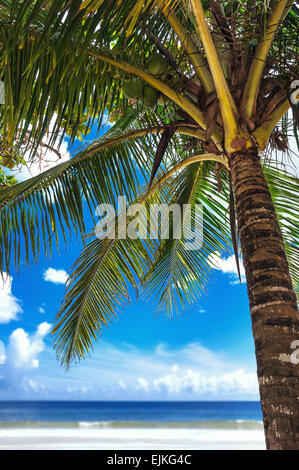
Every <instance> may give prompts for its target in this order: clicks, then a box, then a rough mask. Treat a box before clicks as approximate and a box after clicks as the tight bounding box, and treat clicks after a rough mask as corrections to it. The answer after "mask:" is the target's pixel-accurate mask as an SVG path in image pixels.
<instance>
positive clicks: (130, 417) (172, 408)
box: [0, 401, 264, 449]
mask: <svg viewBox="0 0 299 470" xmlns="http://www.w3.org/2000/svg"><path fill="white" fill-rule="evenodd" d="M261 420H262V414H261V408H260V404H259V402H241V401H238V402H174V401H172V402H140V401H138V402H119V401H118V402H95V401H89V402H87V401H51V402H50V401H32V402H20V401H14V402H12V401H10V402H8V401H5V402H4V401H3V402H0V449H5V448H20V449H23V448H25V449H28V448H33V449H34V448H36V449H42V448H46V449H49V448H59V449H62V448H65V449H74V448H79V449H83V448H84V449H85V448H86V449H93V448H95V449H101V448H102V449H126V448H129V449H151V448H153V449H163V448H164V449H165V448H166V449H168V448H172V449H177V448H178V449H180V448H181V449H183V448H189V449H193V448H203V449H210V448H215V449H217V448H236V449H242V448H246V449H247V448H263V445H264V444H263V427H262V421H261ZM217 446H218V447H217Z"/></svg>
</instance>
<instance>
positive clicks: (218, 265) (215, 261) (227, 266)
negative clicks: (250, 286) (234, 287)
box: [208, 251, 246, 284]
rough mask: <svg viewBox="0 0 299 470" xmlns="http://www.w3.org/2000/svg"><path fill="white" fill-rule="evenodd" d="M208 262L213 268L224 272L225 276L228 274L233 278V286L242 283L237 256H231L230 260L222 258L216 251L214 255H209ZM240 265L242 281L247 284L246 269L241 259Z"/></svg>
mask: <svg viewBox="0 0 299 470" xmlns="http://www.w3.org/2000/svg"><path fill="white" fill-rule="evenodd" d="M208 262H209V264H210V266H211V268H213V269H218V270H220V271H222V272H223V273H224V274H228V275H229V277H230V278H231V284H238V283H240V281H239V276H238V270H237V264H236V259H235V255H231V256H229V257H228V258H222V257H221V256H220V253H219V252H218V251H215V252H214V253H211V254H210V255H209V259H208ZM239 263H240V274H241V281H242V282H246V277H245V269H244V265H243V263H242V260H241V259H239Z"/></svg>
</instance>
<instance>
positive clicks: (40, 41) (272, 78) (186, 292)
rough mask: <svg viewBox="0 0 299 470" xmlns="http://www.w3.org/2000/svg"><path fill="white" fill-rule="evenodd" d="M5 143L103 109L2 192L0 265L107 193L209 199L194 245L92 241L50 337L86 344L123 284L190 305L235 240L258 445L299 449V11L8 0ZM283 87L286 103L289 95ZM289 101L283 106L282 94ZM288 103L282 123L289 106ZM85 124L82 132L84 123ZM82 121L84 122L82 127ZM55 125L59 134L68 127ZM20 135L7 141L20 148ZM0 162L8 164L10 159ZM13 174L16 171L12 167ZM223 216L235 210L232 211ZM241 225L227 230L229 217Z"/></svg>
mask: <svg viewBox="0 0 299 470" xmlns="http://www.w3.org/2000/svg"><path fill="white" fill-rule="evenodd" d="M1 6H2V8H1V10H0V44H1V71H2V77H1V78H2V80H3V81H4V84H5V93H6V102H5V105H4V106H1V129H2V130H1V148H2V154H3V152H4V151H5V152H6V153H5V157H6V158H11V161H12V162H13V161H14V159H15V158H16V157H15V155H16V153H17V152H18V145H20V143H22V144H23V145H24V136H27V140H26V142H27V144H28V148H29V144H30V149H31V153H30V154H31V156H32V158H33V156H34V152H35V151H36V149H37V148H38V145H39V143H40V142H41V141H42V138H43V136H44V135H45V133H46V132H47V131H48V130H49V125H50V122H51V121H52V122H53V118H54V120H55V123H54V128H53V134H52V137H51V142H50V143H51V144H54V143H55V141H57V140H59V139H60V141H62V139H63V135H64V133H65V132H67V131H68V132H69V133H70V135H71V140H73V139H74V138H75V136H76V135H77V134H78V132H79V133H80V131H82V130H84V124H85V125H86V127H90V125H91V124H92V123H93V122H94V120H95V119H96V120H97V122H98V124H99V126H100V125H101V123H102V121H103V118H104V116H105V113H108V116H110V118H111V119H114V121H115V124H114V125H113V126H112V127H111V129H109V131H108V132H107V133H106V134H104V135H103V136H102V137H100V138H99V139H97V140H96V141H94V142H93V143H92V144H90V145H87V146H83V147H82V149H81V150H80V151H79V152H78V153H77V154H76V155H75V156H74V157H73V158H72V159H70V160H69V161H67V162H64V163H60V164H59V165H57V166H56V167H54V168H51V169H49V170H47V171H45V172H44V173H42V174H40V175H39V176H36V177H34V178H31V179H29V180H27V181H25V182H22V183H19V184H16V185H13V186H10V187H3V186H2V190H1V192H0V207H1V231H0V237H1V238H0V245H1V252H0V255H1V256H0V264H1V270H2V271H4V270H6V271H8V269H9V265H10V260H11V258H12V257H13V258H14V260H15V264H16V266H17V267H18V266H19V262H20V256H21V253H23V251H22V250H23V249H25V257H26V262H29V261H30V259H31V258H30V256H31V255H30V253H32V254H33V257H34V259H37V257H38V253H39V250H40V244H41V240H42V241H43V245H44V248H45V251H46V252H47V251H48V252H51V243H52V238H53V236H54V238H56V240H57V243H58V239H59V238H60V237H61V236H62V237H63V238H64V239H65V240H66V230H67V229H72V228H74V229H75V230H76V231H77V232H78V233H80V234H81V235H82V237H84V236H85V232H86V230H85V226H84V221H83V212H84V207H85V206H87V207H88V208H89V210H90V212H91V213H92V214H93V213H94V208H95V207H96V206H97V205H98V204H99V203H111V204H113V205H116V199H117V196H118V195H125V196H126V197H127V199H128V201H129V202H130V203H132V202H134V201H135V202H139V203H140V204H143V205H144V206H145V207H146V208H148V207H149V204H150V203H152V202H155V203H157V202H166V203H169V204H172V203H177V204H179V205H180V206H181V207H183V205H184V204H187V203H190V204H192V205H194V204H196V203H199V202H200V203H202V204H203V206H204V226H203V246H202V248H201V249H200V250H193V251H188V250H186V249H185V248H184V239H183V238H182V239H175V238H171V239H169V240H163V239H162V240H151V239H140V238H137V239H136V240H132V239H120V238H118V239H114V240H111V239H108V238H106V239H103V240H100V239H98V238H97V237H95V236H91V239H88V241H87V243H86V244H85V246H84V248H83V251H82V253H81V255H80V257H79V259H78V260H77V261H76V263H75V265H74V267H73V270H72V272H71V275H70V278H69V281H68V284H67V291H66V294H65V298H64V301H63V304H62V307H61V309H60V311H59V313H58V315H57V321H56V326H55V328H54V332H55V333H56V339H55V346H56V350H57V354H58V356H59V357H60V358H61V360H62V362H63V363H65V364H66V365H67V366H68V365H69V363H70V362H71V361H72V360H75V361H76V360H79V359H80V358H82V357H84V355H85V354H86V353H87V352H89V350H90V348H91V345H92V340H94V339H96V336H97V334H98V333H101V330H102V328H103V326H104V325H107V324H108V322H110V321H111V319H112V318H113V317H114V316H115V314H116V312H117V311H118V310H119V309H120V308H121V307H122V305H124V303H125V302H126V301H127V300H128V289H129V286H133V287H134V288H136V289H138V290H139V291H141V292H142V294H143V295H144V298H145V299H149V298H152V299H153V300H154V302H156V304H157V306H158V308H159V309H160V310H162V311H164V312H169V313H170V314H172V313H174V312H181V310H182V308H183V307H184V306H185V305H187V304H188V303H189V302H191V301H194V300H196V299H197V298H198V295H199V294H200V293H202V292H203V291H204V289H205V285H206V283H207V282H208V274H209V271H210V270H211V265H210V262H209V260H210V258H211V257H210V256H209V255H211V253H214V252H215V251H219V252H221V251H222V250H224V249H225V248H227V247H229V246H230V243H231V242H230V240H232V244H233V247H234V251H235V255H236V259H237V260H238V250H239V249H240V251H241V254H242V258H243V263H244V267H245V272H246V280H247V289H248V297H249V304H250V312H251V318H252V330H253V336H254V341H255V348H256V359H257V371H258V380H259V387H260V395H261V404H262V411H263V419H264V428H265V436H266V444H267V448H268V449H298V447H299V434H298V425H299V406H298V392H299V390H298V387H299V366H298V365H297V364H296V363H295V362H296V361H293V360H292V357H293V355H292V352H293V350H292V347H293V345H294V344H295V343H294V341H296V340H298V336H299V316H298V307H297V297H296V294H298V280H299V275H298V264H299V263H298V261H299V251H298V234H299V222H298V209H299V198H298V180H297V179H296V178H295V177H294V176H292V175H291V174H290V173H288V172H287V171H286V170H283V169H282V168H281V166H279V165H278V164H277V162H276V161H275V158H274V157H273V154H274V153H275V151H276V150H281V151H287V149H288V135H289V133H290V129H291V128H292V126H293V123H295V124H294V126H293V128H294V132H295V136H297V130H296V120H297V123H298V109H297V107H296V101H295V103H292V102H291V100H290V94H291V93H292V88H291V86H292V82H293V81H294V80H295V79H296V73H298V68H297V60H296V54H298V39H297V28H298V8H297V7H296V4H294V2H291V1H287V0H280V1H271V0H269V1H267V2H265V1H255V2H253V1H251V0H248V1H234V2H223V1H216V0H205V1H202V2H201V1H200V0H190V2H189V1H187V0H183V1H181V2H178V1H176V0H172V1H162V0H149V1H147V2H145V1H144V0H108V1H105V2H104V1H103V0H84V1H83V2H82V1H79V0H76V1H72V2H69V1H66V0H65V1H59V2H58V1H55V0H54V1H50V0H49V1H47V2H45V1H42V0H36V1H35V2H29V1H23V2H19V1H8V0H7V1H1ZM292 96H293V95H292ZM292 101H294V100H292ZM289 110H292V111H293V118H290V116H289V117H288V114H287V113H288V111H289ZM80 126H81V127H80ZM82 126H83V127H82ZM61 129H63V132H62V133H61V132H60V131H61ZM16 142H17V144H16ZM2 163H4V164H6V160H5V161H4V160H3V157H2ZM11 166H13V163H12V164H11ZM228 213H229V215H228ZM236 221H237V230H236V227H235V224H236Z"/></svg>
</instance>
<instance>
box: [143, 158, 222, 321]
mask: <svg viewBox="0 0 299 470" xmlns="http://www.w3.org/2000/svg"><path fill="white" fill-rule="evenodd" d="M224 181H225V177H224ZM171 184H172V187H173V189H174V191H173V197H172V199H171V200H170V202H169V204H174V203H175V204H178V205H179V207H180V208H181V214H182V227H184V225H185V224H184V217H186V213H185V212H184V205H185V204H190V207H191V208H192V211H191V219H190V220H191V221H192V225H191V226H192V227H193V230H194V228H196V230H197V231H198V233H197V237H198V236H199V234H200V230H201V227H199V226H198V225H200V224H202V244H201V246H200V247H198V246H196V244H195V242H194V246H193V249H192V242H191V243H190V240H192V238H193V237H194V233H193V232H191V233H190V232H187V233H185V232H183V236H182V237H181V238H178V239H176V238H174V237H172V236H170V238H169V239H166V240H162V241H161V244H160V246H159V250H158V251H157V253H156V257H155V259H154V262H153V264H152V266H151V269H150V270H149V272H148V273H147V274H146V276H145V277H144V279H143V280H142V284H143V297H144V298H145V299H146V300H152V301H153V302H154V304H155V305H156V308H157V310H158V311H160V312H164V313H166V314H169V315H172V314H174V313H175V314H179V315H181V313H182V311H183V310H184V308H186V305H188V304H191V303H193V302H195V301H196V300H197V299H198V298H199V296H200V294H201V293H203V292H204V290H205V286H206V285H207V283H208V279H209V273H210V271H211V265H210V263H209V255H210V254H211V253H212V252H214V251H223V250H225V249H227V247H228V246H229V245H230V244H231V242H230V228H229V221H228V218H227V216H226V212H227V208H228V194H227V188H225V186H224V187H223V188H222V190H223V191H224V192H221V193H220V192H219V190H218V183H217V179H216V177H215V175H214V173H213V164H210V163H207V162H205V163H201V164H193V165H190V166H188V167H185V168H184V169H183V170H182V171H181V172H180V173H179V174H178V175H176V177H174V178H173V179H172V181H171ZM226 186H227V182H226ZM195 204H201V205H202V208H203V214H202V220H201V219H200V218H199V219H197V221H196V223H197V225H195V220H194V219H195V214H196V213H195V211H194V208H195ZM171 222H172V221H171ZM170 225H171V224H170ZM194 226H195V227H194ZM171 229H172V225H171V227H170V233H171ZM188 240H189V241H188ZM188 244H189V249H188V246H187V245H188Z"/></svg>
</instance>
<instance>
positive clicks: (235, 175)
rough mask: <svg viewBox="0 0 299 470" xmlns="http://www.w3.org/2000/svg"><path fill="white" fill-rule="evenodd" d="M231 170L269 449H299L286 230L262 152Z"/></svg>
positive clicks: (295, 325) (235, 161) (235, 159)
mask: <svg viewBox="0 0 299 470" xmlns="http://www.w3.org/2000/svg"><path fill="white" fill-rule="evenodd" d="M231 171H232V181H233V186H234V192H235V198H236V212H237V218H238V229H239V236H240V242H241V248H242V254H243V262H244V266H245V271H246V279H247V289H248V296H249V302H250V312H251V319H252V330H253V336H254V341H255V350H256V359H257V372H258V380H259V387H260V396H261V404H262V410H263V420H264V427H265V437H266V445H267V449H271V450H284V449H299V364H296V360H294V356H295V357H296V355H295V354H294V349H292V348H291V344H292V342H293V341H296V340H297V341H298V340H299V315H298V307H297V300H296V296H295V293H294V290H293V286H292V281H291V278H290V274H289V268H288V263H287V259H286V255H285V250H284V245H283V241H282V236H281V231H280V229H279V225H278V221H277V217H276V214H275V210H274V206H273V203H272V200H271V196H270V192H269V189H268V186H267V183H266V180H265V178H264V174H263V170H262V167H261V165H260V161H259V157H258V154H257V151H256V150H253V149H251V150H249V151H247V152H246V153H238V152H236V153H235V154H233V155H232V156H231ZM293 347H294V343H293ZM297 348H298V343H297ZM292 353H293V354H292ZM297 358H298V354H297Z"/></svg>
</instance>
